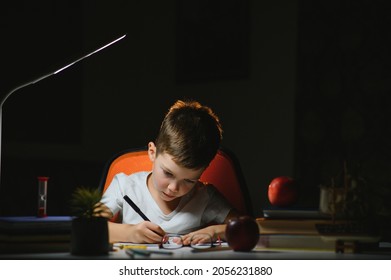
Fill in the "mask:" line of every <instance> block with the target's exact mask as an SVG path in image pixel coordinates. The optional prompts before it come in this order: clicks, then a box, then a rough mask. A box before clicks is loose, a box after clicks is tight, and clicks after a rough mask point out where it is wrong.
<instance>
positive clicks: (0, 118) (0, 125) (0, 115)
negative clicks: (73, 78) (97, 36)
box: [0, 34, 126, 184]
mask: <svg viewBox="0 0 391 280" xmlns="http://www.w3.org/2000/svg"><path fill="white" fill-rule="evenodd" d="M125 37H126V34H125V35H122V36H121V37H119V38H117V39H115V40H113V41H111V42H110V43H108V44H106V45H104V46H102V47H100V48H98V49H96V50H94V51H92V52H90V53H88V54H86V55H84V56H82V57H80V58H78V59H76V60H75V61H72V62H71V63H69V64H67V65H65V66H63V67H61V68H59V69H57V70H56V71H53V72H50V73H48V74H46V75H43V76H41V77H39V78H36V79H34V80H31V81H29V82H27V83H24V84H22V85H20V86H17V87H16V88H14V89H12V90H11V91H10V92H8V93H7V94H6V95H5V96H4V98H3V99H2V100H1V103H0V184H1V150H2V149H1V148H2V136H3V135H2V131H3V105H4V103H5V101H6V100H7V99H8V97H10V96H11V95H12V94H13V93H14V92H16V91H18V90H20V89H22V88H24V87H27V86H29V85H32V84H35V83H37V82H39V81H42V80H44V79H46V78H48V77H50V76H53V75H56V74H58V73H60V72H61V71H63V70H65V69H67V68H68V67H70V66H72V65H74V64H76V63H78V62H79V61H81V60H83V59H85V58H87V57H89V56H91V55H93V54H95V53H97V52H100V51H101V50H103V49H105V48H107V47H108V46H110V45H112V44H115V43H117V42H118V41H120V40H122V39H123V38H125Z"/></svg>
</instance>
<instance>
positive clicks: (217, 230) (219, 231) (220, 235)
mask: <svg viewBox="0 0 391 280" xmlns="http://www.w3.org/2000/svg"><path fill="white" fill-rule="evenodd" d="M237 216H238V212H237V211H235V210H231V211H229V213H228V215H227V217H226V218H225V220H224V224H220V225H211V226H207V227H205V228H202V229H200V230H197V231H193V232H190V233H188V234H186V235H184V236H182V239H183V244H185V245H189V244H190V240H191V237H192V236H193V235H194V234H198V233H207V234H209V235H210V236H212V239H213V241H216V240H217V239H221V240H225V239H226V238H225V229H226V227H227V223H228V221H229V220H230V219H231V218H233V217H237Z"/></svg>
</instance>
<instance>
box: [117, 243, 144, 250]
mask: <svg viewBox="0 0 391 280" xmlns="http://www.w3.org/2000/svg"><path fill="white" fill-rule="evenodd" d="M118 248H119V249H141V250H146V249H147V248H148V246H147V245H132V244H129V245H127V244H121V245H119V246H118Z"/></svg>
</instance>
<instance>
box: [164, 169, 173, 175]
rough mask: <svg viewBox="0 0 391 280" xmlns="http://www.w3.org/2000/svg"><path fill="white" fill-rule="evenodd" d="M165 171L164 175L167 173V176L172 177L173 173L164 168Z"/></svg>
mask: <svg viewBox="0 0 391 280" xmlns="http://www.w3.org/2000/svg"><path fill="white" fill-rule="evenodd" d="M163 173H164V175H166V176H167V177H172V174H171V173H170V172H168V171H166V170H163Z"/></svg>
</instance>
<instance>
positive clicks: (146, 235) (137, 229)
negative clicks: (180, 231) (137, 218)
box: [128, 221, 165, 243]
mask: <svg viewBox="0 0 391 280" xmlns="http://www.w3.org/2000/svg"><path fill="white" fill-rule="evenodd" d="M129 226H130V231H129V232H128V235H129V239H131V240H132V241H131V242H135V243H160V242H161V241H162V237H163V236H164V234H165V232H164V230H163V229H162V228H161V227H160V226H158V225H156V224H154V223H152V222H149V221H145V222H141V223H139V224H136V225H129Z"/></svg>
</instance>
